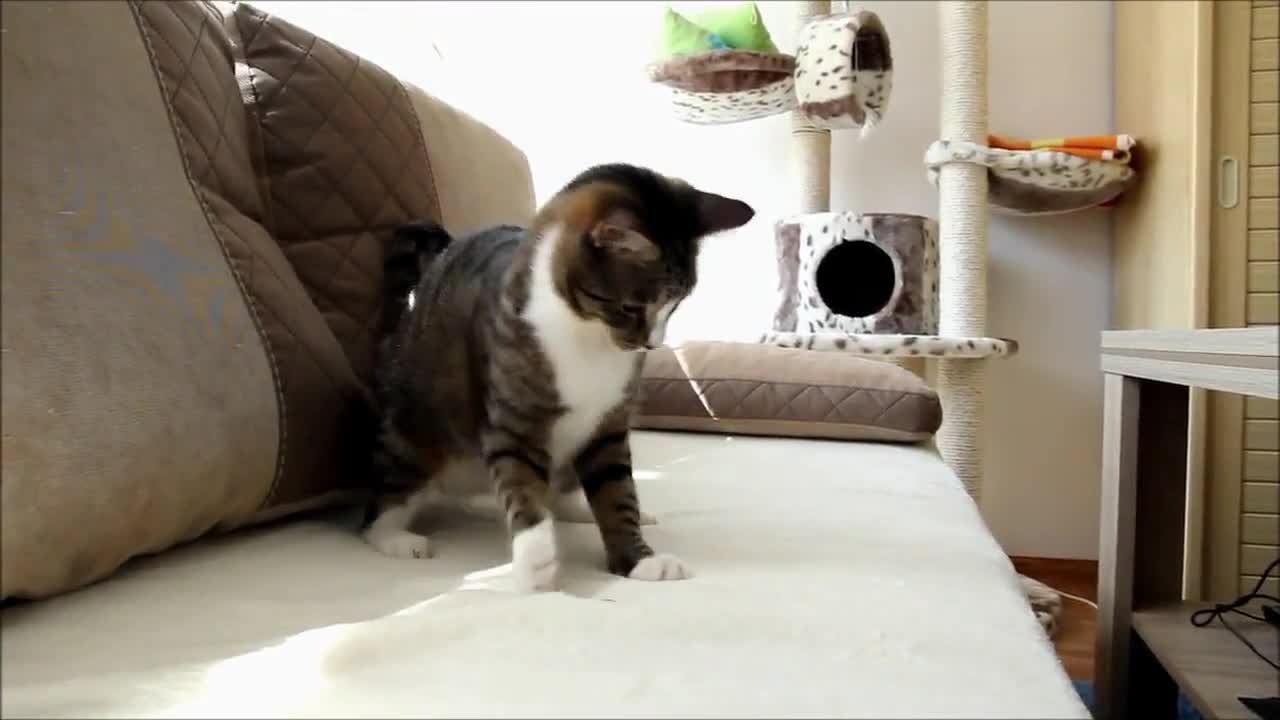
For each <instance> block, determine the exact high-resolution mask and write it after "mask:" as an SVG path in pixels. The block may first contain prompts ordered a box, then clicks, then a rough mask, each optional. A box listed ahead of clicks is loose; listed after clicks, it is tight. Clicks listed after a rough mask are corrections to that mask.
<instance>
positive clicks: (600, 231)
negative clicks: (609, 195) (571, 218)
mask: <svg viewBox="0 0 1280 720" xmlns="http://www.w3.org/2000/svg"><path fill="white" fill-rule="evenodd" d="M639 227H640V223H639V222H638V221H637V219H636V216H635V215H633V214H632V213H630V212H628V211H626V210H613V211H611V212H610V213H608V214H607V215H605V216H604V217H603V218H601V219H600V221H599V222H597V223H596V224H595V227H593V228H591V231H590V232H589V233H587V238H588V239H589V240H590V242H591V244H592V245H594V246H596V247H598V248H600V249H602V250H607V251H609V252H611V253H614V254H616V255H618V256H620V257H624V258H627V259H632V260H639V261H648V260H656V259H657V258H658V255H659V252H658V246H657V245H655V244H654V243H653V241H652V240H650V239H649V238H647V237H645V236H644V233H642V232H640V229H639Z"/></svg>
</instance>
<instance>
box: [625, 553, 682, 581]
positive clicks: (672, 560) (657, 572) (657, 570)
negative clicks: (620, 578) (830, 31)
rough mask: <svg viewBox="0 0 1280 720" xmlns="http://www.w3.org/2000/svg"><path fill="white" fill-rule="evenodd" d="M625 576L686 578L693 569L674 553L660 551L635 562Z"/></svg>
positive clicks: (643, 578) (653, 578)
mask: <svg viewBox="0 0 1280 720" xmlns="http://www.w3.org/2000/svg"><path fill="white" fill-rule="evenodd" d="M627 577H629V578H631V579H632V580H688V579H689V578H691V577H693V571H692V570H690V569H689V566H688V565H685V564H684V563H683V562H681V561H680V558H678V557H676V556H675V555H667V554H666V553H661V554H658V555H650V556H649V557H647V558H645V559H643V560H641V561H640V562H638V563H636V566H635V567H633V568H631V574H629V575H628V576H627Z"/></svg>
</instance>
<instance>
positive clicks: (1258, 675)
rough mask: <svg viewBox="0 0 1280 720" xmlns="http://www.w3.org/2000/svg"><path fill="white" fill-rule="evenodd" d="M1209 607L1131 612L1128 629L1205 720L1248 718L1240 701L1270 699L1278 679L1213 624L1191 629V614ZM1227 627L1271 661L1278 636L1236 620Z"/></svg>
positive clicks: (1196, 605) (1174, 606)
mask: <svg viewBox="0 0 1280 720" xmlns="http://www.w3.org/2000/svg"><path fill="white" fill-rule="evenodd" d="M1204 607H1211V604H1208V603H1171V604H1168V605H1160V606H1157V607H1153V608H1144V609H1141V610H1135V611H1134V613H1133V629H1134V630H1136V631H1137V633H1138V635H1140V636H1141V637H1142V639H1143V641H1144V642H1146V644H1147V647H1149V648H1151V652H1152V653H1154V654H1155V656H1156V658H1157V659H1158V660H1159V661H1160V664H1161V665H1163V666H1164V668H1165V670H1166V671H1167V672H1168V673H1169V677H1172V678H1173V679H1174V681H1175V682H1177V683H1178V687H1180V688H1181V689H1182V691H1183V693H1185V694H1186V696H1187V697H1188V698H1189V699H1190V700H1191V702H1192V703H1193V704H1194V705H1195V706H1196V709H1198V710H1199V711H1200V713H1201V714H1202V715H1204V716H1205V717H1206V718H1245V717H1252V713H1250V712H1249V710H1248V708H1246V707H1245V706H1244V705H1242V704H1240V700H1239V698H1240V697H1242V696H1243V697H1273V696H1275V695H1276V694H1277V693H1280V676H1278V675H1277V673H1276V671H1275V670H1273V669H1272V668H1271V667H1270V666H1269V665H1267V664H1266V663H1265V662H1263V661H1262V659H1261V658H1259V657H1258V656H1256V655H1254V654H1253V653H1252V652H1250V651H1249V648H1247V647H1245V645H1244V643H1242V642H1240V639H1239V638H1237V637H1236V636H1235V635H1232V634H1231V631H1230V630H1228V629H1226V628H1225V627H1223V626H1222V624H1221V623H1219V622H1218V621H1217V620H1214V621H1213V622H1212V623H1211V624H1209V625H1207V626H1205V627H1202V628H1201V627H1196V626H1194V625H1192V624H1191V613H1193V612H1195V611H1196V610H1199V609H1201V608H1204ZM1227 622H1228V623H1230V624H1231V626H1232V627H1234V628H1235V629H1236V630H1238V631H1239V632H1240V634H1241V635H1244V636H1245V637H1246V638H1248V639H1249V642H1251V643H1253V646H1254V647H1256V648H1258V650H1259V651H1260V652H1263V653H1269V654H1270V655H1269V656H1270V657H1272V658H1274V657H1275V656H1276V647H1277V638H1278V637H1280V631H1278V630H1276V629H1275V628H1273V627H1271V626H1269V625H1267V624H1266V623H1261V622H1257V621H1254V620H1250V619H1248V618H1245V617H1240V616H1238V615H1231V616H1228V617H1227Z"/></svg>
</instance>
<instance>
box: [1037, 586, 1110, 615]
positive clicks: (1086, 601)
mask: <svg viewBox="0 0 1280 720" xmlns="http://www.w3.org/2000/svg"><path fill="white" fill-rule="evenodd" d="M1045 587H1048V588H1049V589H1051V590H1053V591H1054V592H1056V593H1058V594H1059V595H1061V596H1062V597H1064V598H1070V599H1072V600H1075V601H1076V602H1081V603H1084V604H1085V605H1088V606H1089V607H1091V608H1093V609H1094V610H1097V609H1098V603H1096V602H1094V601H1092V600H1090V599H1089V598H1083V597H1080V596H1079V595H1072V594H1071V593H1069V592H1063V591H1061V590H1059V589H1058V588H1056V587H1053V586H1051V585H1047V584H1046V585H1045Z"/></svg>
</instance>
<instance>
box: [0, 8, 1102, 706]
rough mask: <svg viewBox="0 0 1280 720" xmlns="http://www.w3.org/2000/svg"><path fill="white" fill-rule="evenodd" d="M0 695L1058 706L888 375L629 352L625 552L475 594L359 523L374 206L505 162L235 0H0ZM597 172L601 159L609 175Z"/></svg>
mask: <svg viewBox="0 0 1280 720" xmlns="http://www.w3.org/2000/svg"><path fill="white" fill-rule="evenodd" d="M0 33H2V35H0V37H2V38H3V40H2V41H0V42H2V51H3V63H0V67H2V72H3V85H2V86H0V87H2V88H3V122H2V132H3V208H2V209H3V216H2V217H3V236H2V237H3V269H2V272H3V276H2V280H3V283H2V288H3V298H2V300H3V302H2V303H0V305H2V309H3V318H2V323H0V333H2V340H3V354H2V356H0V357H2V359H3V417H2V418H0V420H2V427H3V446H2V448H0V450H2V452H0V457H2V460H3V479H2V485H0V487H2V490H3V495H2V498H0V500H2V504H0V549H2V552H3V556H2V563H0V597H2V598H3V601H4V607H3V615H2V623H3V624H2V630H0V633H2V634H0V640H2V641H3V642H2V643H0V667H3V673H2V674H0V714H2V715H4V716H13V717H17V716H22V717H87V716H93V717H125V716H128V717H143V716H147V717H215V716H216V717H224V718H225V717H232V716H237V717H238V716H244V717H268V716H270V717H322V716H323V717H338V716H343V717H356V716H361V717H391V716H405V717H427V716H431V717H463V716H467V717H470V716H476V717H479V716H486V717H493V716H496V715H503V716H556V717H570V716H575V717H576V716H583V717H585V716H592V717H602V716H610V717H621V716H646V717H653V716H657V715H664V716H669V715H680V716H693V715H717V716H722V717H723V716H728V715H734V716H763V715H775V716H777V715H786V716H801V715H823V716H832V715H840V716H875V717H887V716H903V717H906V716H910V717H920V716H925V715H933V716H938V715H955V716H983V717H998V716H999V717H1015V716H1016V717H1030V716H1035V717H1087V712H1086V710H1085V709H1084V707H1083V705H1081V703H1080V701H1079V698H1078V697H1077V695H1076V694H1075V692H1074V690H1073V688H1072V686H1071V684H1070V682H1069V680H1068V679H1067V677H1066V675H1065V673H1064V672H1063V670H1062V667H1061V665H1060V664H1059V663H1058V660H1057V659H1056V657H1055V655H1054V653H1053V648H1052V645H1051V643H1050V642H1049V640H1048V638H1047V637H1046V636H1045V634H1044V632H1043V630H1042V629H1041V626H1040V624H1039V623H1038V622H1037V620H1036V618H1035V616H1034V615H1033V614H1032V613H1031V611H1030V609H1029V608H1028V605H1027V603H1026V600H1025V598H1024V597H1023V592H1022V589H1021V586H1020V584H1019V581H1018V577H1017V575H1016V573H1014V571H1013V569H1012V566H1011V565H1010V563H1009V561H1008V559H1007V557H1006V556H1005V555H1004V554H1003V552H1002V551H1001V550H1000V548H999V545H998V544H997V543H996V542H995V540H994V538H992V536H991V534H990V532H989V530H988V529H987V527H986V526H985V524H984V523H983V521H982V518H981V515H980V513H979V512H978V509H977V507H976V505H975V504H974V502H973V501H972V500H971V499H970V498H969V497H968V495H966V494H965V491H964V488H963V487H962V486H961V484H960V483H959V482H958V481H957V479H956V478H955V476H954V474H952V473H951V472H950V470H948V469H947V467H946V465H945V464H944V463H943V462H942V461H941V460H940V459H939V457H938V454H937V452H936V450H935V449H934V448H933V446H932V444H931V441H930V440H931V436H932V433H933V431H934V430H936V429H937V427H938V424H939V423H940V421H941V413H942V409H941V407H940V406H939V404H938V400H937V396H936V394H934V393H933V392H932V391H931V390H929V389H928V388H927V387H925V386H924V385H923V384H922V383H921V382H920V381H919V379H918V378H916V377H915V376H914V375H912V374H911V373H909V372H907V371H905V370H903V369H901V368H898V367H896V366H893V365H889V364H884V363H877V362H874V361H870V360H866V359H862V358H855V357H852V356H849V357H846V356H841V355H838V354H826V353H813V352H807V351H804V350H787V349H781V348H768V347H765V346H757V345H742V344H736V343H714V342H704V343H688V344H686V345H682V346H679V347H674V348H667V349H663V350H660V351H655V352H654V353H652V354H651V356H650V358H649V359H648V360H647V361H646V366H645V377H644V383H643V384H644V390H645V394H644V400H643V402H642V404H641V406H640V407H639V409H638V411H637V416H636V419H635V421H634V428H635V430H634V432H633V445H634V454H635V461H636V470H635V474H636V478H637V482H638V485H639V489H640V492H641V496H642V499H643V502H644V506H645V509H646V510H647V511H648V512H650V513H651V514H653V515H654V516H656V518H657V524H656V525H654V526H652V527H649V528H647V535H648V537H649V539H650V541H651V544H653V545H654V546H655V547H656V548H659V549H660V550H669V551H672V552H677V553H679V554H681V556H682V557H683V558H684V559H685V560H687V561H688V562H689V563H690V564H691V565H692V566H693V569H694V571H695V573H696V576H695V577H694V578H693V579H690V580H687V581H682V582H676V583H642V582H637V581H631V580H627V579H624V578H619V577H615V576H612V575H610V574H609V573H608V572H606V570H605V568H604V566H603V553H602V549H601V547H600V543H599V539H598V537H597V536H596V535H595V534H594V529H593V528H591V527H590V526H588V525H572V524H568V523H562V524H561V525H560V526H559V528H558V532H559V533H560V534H561V536H562V543H563V547H564V548H565V553H566V558H565V565H566V567H565V571H564V578H563V580H562V583H561V588H560V589H559V590H558V591H556V592H549V593H538V594H532V595H526V594H521V593H516V592H512V591H511V589H510V588H508V587H506V586H505V585H504V582H503V580H504V575H503V573H504V565H505V563H507V562H508V561H509V546H508V544H507V541H506V537H505V534H504V532H503V530H502V527H501V525H500V524H499V523H497V522H495V520H494V518H493V517H488V516H484V515H483V514H477V513H474V512H469V511H467V510H466V509H463V508H442V509H438V510H433V511H432V513H433V515H432V516H431V517H427V518H424V519H423V522H425V523H428V524H430V526H431V529H432V534H433V537H434V538H435V539H436V543H435V545H436V547H437V548H438V552H437V557H434V558H432V559H429V560H420V561H419V560H402V559H393V558H388V557H383V556H381V555H379V554H377V553H376V552H374V551H373V550H372V549H370V548H368V547H367V546H365V545H364V544H363V542H362V540H361V539H360V537H359V534H358V532H357V529H358V526H359V522H360V517H361V510H362V507H361V503H362V502H363V500H364V498H365V496H366V493H367V485H368V479H369V456H370V451H371V446H372V441H373V437H374V432H375V430H376V427H377V421H376V407H375V404H374V399H373V397H372V394H371V393H370V390H369V387H370V378H371V376H372V369H373V366H374V364H375V363H376V361H377V345H378V339H379V337H380V334H381V333H382V332H384V331H385V328H383V327H382V322H381V317H382V313H381V310H382V308H381V281H382V266H381V263H382V253H383V249H384V246H385V243H386V242H387V240H388V239H389V237H390V235H391V233H392V232H393V231H394V229H395V228H396V227H398V226H400V225H402V224H405V223H410V222H421V221H434V222H439V223H441V224H443V225H444V226H445V227H446V228H448V229H449V230H450V231H452V232H466V231H467V230H470V229H475V228H478V227H482V226H485V225H488V224H494V223H523V222H526V221H528V220H529V219H530V218H531V217H532V215H533V213H534V211H535V207H536V198H535V194H534V191H533V186H532V182H531V175H530V172H529V164H528V160H527V158H526V157H525V155H524V154H523V153H522V152H521V151H520V150H519V149H518V148H516V147H515V146H513V145H512V144H511V143H510V142H509V141H507V140H506V139H504V138H503V137H501V136H500V135H498V134H497V133H496V132H494V131H493V130H492V129H490V128H489V127H487V126H485V125H484V124H483V123H481V122H478V121H477V120H475V119H474V118H472V117H470V116H468V115H467V114H466V113H465V112H463V111H462V110H460V109H458V108H455V107H451V106H450V105H448V104H446V103H444V102H441V101H440V100H439V99H437V98H435V97H433V96H432V95H431V94H430V92H429V91H428V90H429V89H422V88H418V87H414V86H412V85H410V84H407V83H404V82H402V81H400V80H398V79H397V78H396V77H395V76H394V75H392V74H391V73H389V72H387V71H386V70H384V69H382V68H380V67H378V66H376V65H374V64H373V63H370V62H369V61H367V60H365V59H363V58H361V57H360V56H359V55H357V54H355V53H352V52H350V51H348V50H346V49H344V48H341V47H338V46H336V45H334V44H332V43H329V42H327V41H325V40H324V39H323V38H319V37H317V36H315V35H313V34H311V33H310V32H308V31H306V30H305V29H303V28H300V27H297V26H294V25H292V24H290V23H288V22H286V21H284V20H282V19H280V18H277V17H273V16H271V15H268V14H266V13H263V12H261V11H259V10H258V9H256V8H254V7H253V6H252V5H250V4H246V3H235V4H224V3H211V2H189V1H178V2H158V1H141V0H130V2H119V3H102V2H75V1H68V2H22V3H4V4H3V5H0ZM603 160H606V159H605V158H602V161H603Z"/></svg>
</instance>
